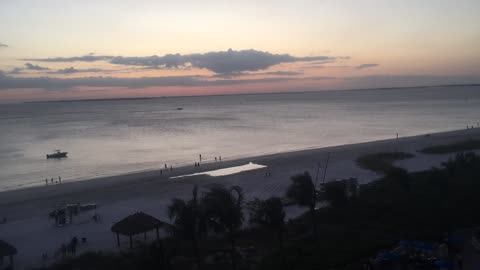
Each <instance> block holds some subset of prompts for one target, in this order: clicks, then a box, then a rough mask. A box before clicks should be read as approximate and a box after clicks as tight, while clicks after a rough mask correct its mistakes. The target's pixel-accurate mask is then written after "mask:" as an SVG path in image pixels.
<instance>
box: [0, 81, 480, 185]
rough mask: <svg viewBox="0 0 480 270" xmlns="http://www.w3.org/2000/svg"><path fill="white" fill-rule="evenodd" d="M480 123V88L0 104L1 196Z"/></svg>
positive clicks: (458, 127)
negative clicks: (58, 155) (57, 181)
mask: <svg viewBox="0 0 480 270" xmlns="http://www.w3.org/2000/svg"><path fill="white" fill-rule="evenodd" d="M179 107H181V108H184V109H183V110H177V108H179ZM479 121H480V87H479V86H468V87H435V88H423V89H422V88H418V89H389V90H359V91H331V92H310V93H288V94H265V95H238V96H214V97H179V98H159V99H148V100H117V101H95V102H58V103H29V104H10V105H0V130H1V132H0V190H5V189H15V188H22V187H27V186H33V185H43V184H44V180H42V179H45V178H46V177H48V178H51V177H58V176H62V179H63V180H64V181H73V180H83V179H89V178H94V177H100V176H107V175H115V174H121V173H126V172H131V171H141V170H147V169H155V168H160V167H162V166H163V164H164V163H169V164H174V165H176V166H179V165H182V164H193V162H194V161H196V160H197V158H198V155H199V154H200V153H201V154H202V156H203V157H204V158H206V159H210V160H212V159H213V157H215V156H218V155H221V156H222V157H223V158H224V159H232V158H236V157H244V156H249V155H258V154H266V153H276V152H282V151H288V150H297V149H305V148H311V147H322V146H332V145H339V144H346V143H355V142H365V141H371V140H377V139H386V138H393V137H395V134H396V133H397V132H398V133H399V135H400V136H407V135H415V134H422V133H430V132H437V131H446V130H454V129H462V128H465V127H466V125H467V124H469V125H477V122H479ZM54 149H62V150H65V151H68V152H69V155H68V156H69V157H68V158H67V159H62V160H46V158H45V154H47V153H50V152H51V151H52V150H54Z"/></svg>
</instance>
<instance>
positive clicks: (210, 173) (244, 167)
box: [169, 162, 267, 179]
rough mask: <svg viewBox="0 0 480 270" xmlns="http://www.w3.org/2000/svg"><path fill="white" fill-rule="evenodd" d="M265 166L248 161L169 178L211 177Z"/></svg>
mask: <svg viewBox="0 0 480 270" xmlns="http://www.w3.org/2000/svg"><path fill="white" fill-rule="evenodd" d="M266 167H267V166H265V165H260V164H255V163H252V162H250V163H248V164H245V165H241V166H235V167H229V168H224V169H218V170H213V171H207V172H199V173H192V174H186V175H179V176H172V177H170V178H169V179H175V178H182V177H189V176H198V175H207V176H213V177H217V176H226V175H231V174H236V173H241V172H246V171H252V170H258V169H262V168H266Z"/></svg>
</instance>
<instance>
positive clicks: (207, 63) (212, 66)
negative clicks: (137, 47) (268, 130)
mask: <svg viewBox="0 0 480 270" xmlns="http://www.w3.org/2000/svg"><path fill="white" fill-rule="evenodd" d="M343 58H344V57H342V59H343ZM336 59H337V58H336V57H332V56H309V57H295V56H291V55H289V54H272V53H269V52H262V51H257V50H241V51H235V50H232V49H230V50H228V51H219V52H208V53H203V54H201V53H195V54H185V55H182V54H178V53H177V54H166V55H164V56H157V55H153V56H144V57H126V56H108V55H92V54H89V55H85V56H76V57H54V58H28V59H21V60H24V61H36V62H50V63H59V62H61V63H69V62H95V61H107V62H109V63H111V64H116V65H124V66H139V67H148V68H165V69H169V68H179V69H180V68H191V67H193V68H202V69H207V70H210V71H212V72H214V73H217V74H233V73H238V72H245V71H258V70H263V69H267V68H269V67H271V66H274V65H278V64H281V63H293V62H313V61H324V62H325V61H335V60H336ZM339 59H340V58H339Z"/></svg>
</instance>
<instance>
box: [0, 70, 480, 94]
mask: <svg viewBox="0 0 480 270" xmlns="http://www.w3.org/2000/svg"><path fill="white" fill-rule="evenodd" d="M8 74H9V73H8ZM8 74H6V73H5V72H3V71H0V90H8V89H10V90H11V89H46V90H55V91H69V90H72V89H74V88H75V87H113V88H120V87H123V88H131V89H142V88H147V87H170V86H181V87H205V86H229V85H242V84H257V83H283V82H287V81H297V82H304V81H319V82H320V81H331V82H332V83H334V85H335V88H336V89H359V88H379V87H410V86H428V85H441V84H468V83H469V84H472V83H475V84H478V83H480V76H431V75H372V76H358V77H328V76H316V77H304V78H299V77H296V76H274V77H270V78H254V79H251V78H250V79H216V78H213V77H212V76H168V77H142V78H116V77H82V78H53V77H29V78H19V77H12V76H9V75H8ZM329 87H331V86H329ZM315 89H317V90H318V88H315ZM329 89H332V88H329ZM112 91H114V90H112Z"/></svg>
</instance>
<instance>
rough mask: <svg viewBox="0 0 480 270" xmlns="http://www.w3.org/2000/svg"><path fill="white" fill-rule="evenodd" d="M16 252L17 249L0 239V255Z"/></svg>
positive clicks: (10, 254)
mask: <svg viewBox="0 0 480 270" xmlns="http://www.w3.org/2000/svg"><path fill="white" fill-rule="evenodd" d="M15 254H17V249H16V248H15V247H14V246H12V245H10V244H9V243H7V242H5V241H2V240H0V257H4V256H12V255H15Z"/></svg>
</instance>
